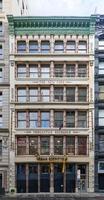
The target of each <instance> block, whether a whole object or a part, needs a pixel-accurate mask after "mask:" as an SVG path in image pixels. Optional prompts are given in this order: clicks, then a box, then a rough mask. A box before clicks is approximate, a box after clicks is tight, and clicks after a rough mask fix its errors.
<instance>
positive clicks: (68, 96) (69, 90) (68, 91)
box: [66, 87, 75, 102]
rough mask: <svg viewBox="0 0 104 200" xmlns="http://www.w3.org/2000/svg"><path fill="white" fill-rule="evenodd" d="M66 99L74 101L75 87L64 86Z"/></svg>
mask: <svg viewBox="0 0 104 200" xmlns="http://www.w3.org/2000/svg"><path fill="white" fill-rule="evenodd" d="M66 101H68V102H74V101H75V88H71V87H70V88H66Z"/></svg>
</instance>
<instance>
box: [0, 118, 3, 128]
mask: <svg viewBox="0 0 104 200" xmlns="http://www.w3.org/2000/svg"><path fill="white" fill-rule="evenodd" d="M2 127H3V118H2V115H0V128H2Z"/></svg>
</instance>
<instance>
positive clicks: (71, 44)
mask: <svg viewBox="0 0 104 200" xmlns="http://www.w3.org/2000/svg"><path fill="white" fill-rule="evenodd" d="M66 51H72V52H75V51H76V43H75V41H67V43H66Z"/></svg>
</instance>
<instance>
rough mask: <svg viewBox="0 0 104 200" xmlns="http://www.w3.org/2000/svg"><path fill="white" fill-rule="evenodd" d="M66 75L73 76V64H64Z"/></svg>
mask: <svg viewBox="0 0 104 200" xmlns="http://www.w3.org/2000/svg"><path fill="white" fill-rule="evenodd" d="M66 77H75V65H66Z"/></svg>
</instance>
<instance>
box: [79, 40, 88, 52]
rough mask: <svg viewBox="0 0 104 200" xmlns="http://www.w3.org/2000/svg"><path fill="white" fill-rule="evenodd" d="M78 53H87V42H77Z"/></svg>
mask: <svg viewBox="0 0 104 200" xmlns="http://www.w3.org/2000/svg"><path fill="white" fill-rule="evenodd" d="M78 52H80V53H86V52H87V42H86V41H79V43H78Z"/></svg>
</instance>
